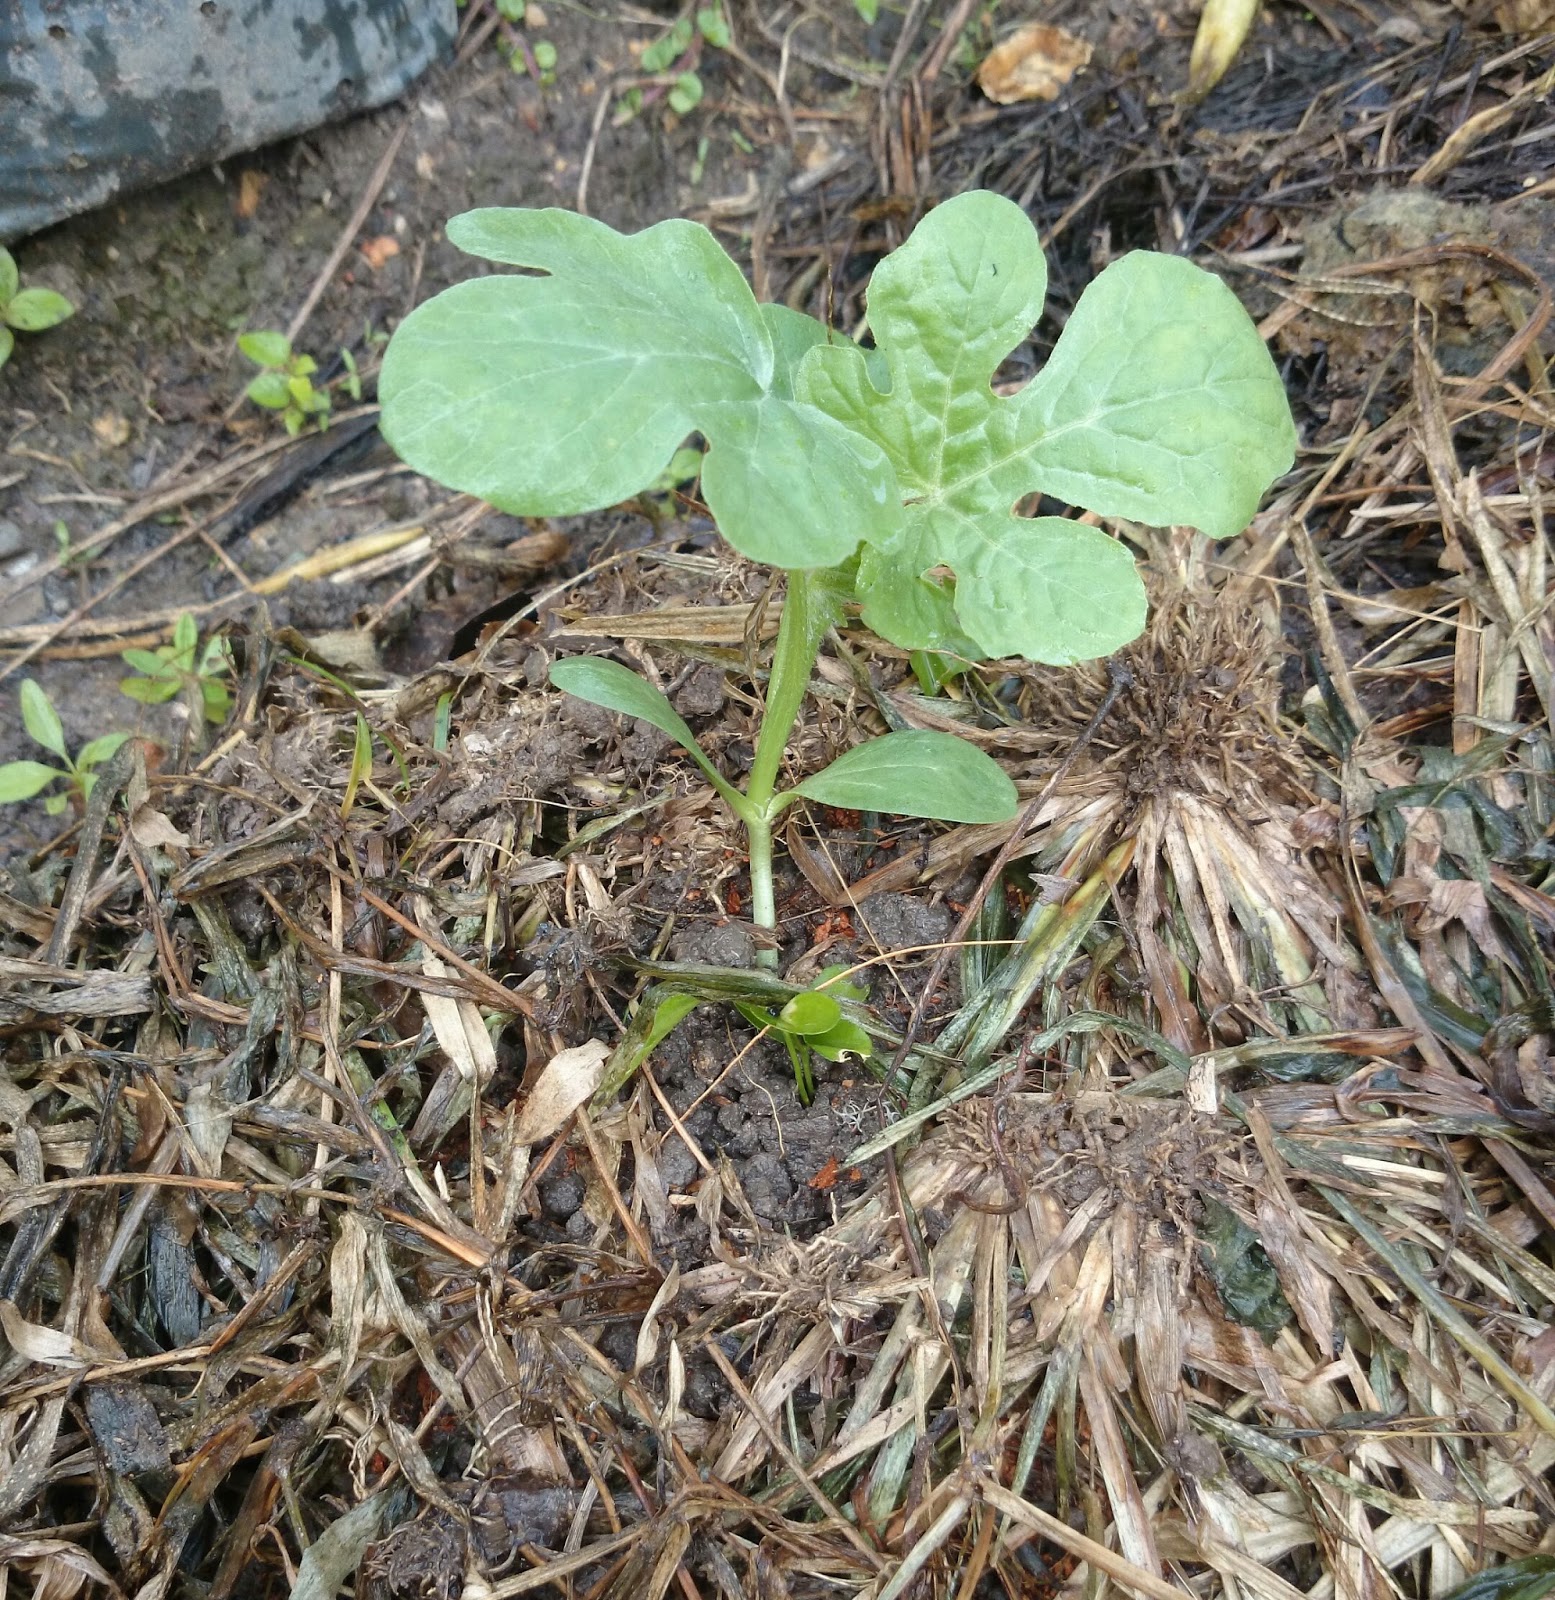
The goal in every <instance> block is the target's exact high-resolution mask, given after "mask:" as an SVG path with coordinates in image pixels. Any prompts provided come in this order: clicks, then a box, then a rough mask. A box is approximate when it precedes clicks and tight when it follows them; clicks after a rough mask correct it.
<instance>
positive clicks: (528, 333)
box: [378, 210, 901, 567]
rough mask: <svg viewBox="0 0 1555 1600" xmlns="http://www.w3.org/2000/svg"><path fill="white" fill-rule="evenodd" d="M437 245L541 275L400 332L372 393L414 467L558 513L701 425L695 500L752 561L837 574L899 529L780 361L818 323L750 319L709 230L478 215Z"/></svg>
mask: <svg viewBox="0 0 1555 1600" xmlns="http://www.w3.org/2000/svg"><path fill="white" fill-rule="evenodd" d="M448 236H449V238H450V239H451V240H452V241H453V242H454V243H455V244H457V245H458V246H459V247H460V248H461V249H463V250H466V251H468V252H470V253H471V254H472V255H478V256H484V257H486V258H487V259H489V260H492V261H500V262H505V263H509V264H511V265H514V266H521V267H528V268H532V269H535V270H537V271H540V272H543V273H545V274H546V276H543V277H535V276H516V275H503V276H496V277H487V278H480V279H476V280H473V281H471V282H468V283H462V284H457V285H455V286H454V287H453V288H452V289H448V290H446V291H445V292H444V293H442V294H440V295H438V296H437V297H436V298H435V299H433V300H430V301H428V302H427V303H426V304H425V305H423V306H421V307H419V308H418V309H417V310H416V311H414V312H412V313H411V315H410V316H409V317H407V318H406V320H405V322H404V323H403V324H402V325H401V327H400V329H399V331H398V332H397V333H396V334H395V336H394V338H393V339H392V340H391V342H390V344H389V348H388V350H387V351H386V352H385V355H384V363H383V371H382V375H381V376H380V378H379V384H378V393H379V398H380V399H381V401H382V403H383V432H384V435H385V437H386V438H387V439H388V440H389V442H390V443H391V444H392V445H393V446H394V448H395V449H396V450H398V451H399V453H400V454H401V455H402V456H403V457H404V458H405V460H407V461H408V462H410V463H411V465H412V466H414V467H416V468H418V469H419V470H420V471H422V472H425V473H427V474H428V475H429V476H430V477H434V478H437V479H438V480H439V481H441V482H443V483H446V484H449V485H451V486H452V487H454V488H458V489H463V490H466V491H468V492H469V493H471V494H475V495H479V496H480V497H481V498H482V499H484V500H488V501H490V502H491V503H492V504H493V505H497V506H500V507H502V508H503V509H504V510H507V511H511V512H515V513H517V514H519V515H527V516H563V515H569V514H573V513H578V512H584V511H593V510H597V509H599V508H600V507H603V506H609V505H614V504H615V503H617V502H618V501H620V500H624V499H626V498H628V497H629V496H631V495H634V494H637V493H638V492H639V491H641V490H642V489H644V488H646V487H647V486H648V485H650V484H651V483H652V482H653V481H654V479H655V478H656V477H657V476H658V475H659V473H660V472H661V471H662V470H663V469H664V467H665V465H666V463H667V462H668V461H669V460H670V458H671V456H672V455H673V454H674V453H675V450H676V447H677V446H679V445H680V444H681V443H682V442H683V441H684V440H685V438H686V436H687V435H688V434H690V433H692V432H694V431H695V432H700V433H702V434H703V435H704V436H705V437H706V439H707V441H708V444H709V446H710V449H709V451H708V455H707V459H706V462H705V464H704V466H703V470H702V493H703V496H704V497H705V499H706V501H707V504H708V506H709V508H710V509H711V510H712V512H713V514H714V516H715V517H716V518H717V519H718V526H719V528H720V530H721V531H722V533H723V535H724V537H725V538H727V539H728V541H729V542H730V544H732V545H733V546H734V547H735V548H736V549H737V550H740V551H742V552H743V553H744V554H745V555H748V556H750V557H752V558H753V559H755V560H757V561H764V562H768V563H771V564H773V565H776V566H781V567H813V566H831V565H835V564H836V563H837V562H839V561H842V560H843V559H844V558H845V557H847V556H848V555H849V554H851V553H852V551H853V550H854V549H855V548H856V546H857V545H858V542H859V540H860V539H861V538H869V539H885V538H889V537H891V535H892V534H893V533H894V532H895V530H896V529H897V527H898V526H899V525H900V520H901V509H900V503H899V497H898V494H897V491H896V487H895V482H894V479H893V476H892V473H891V469H890V467H889V465H888V464H887V462H886V459H885V457H884V455H883V454H882V453H881V451H880V449H879V448H878V446H876V445H875V444H874V443H873V442H872V441H871V440H869V439H866V438H860V437H857V436H856V435H854V434H853V433H852V432H851V431H850V430H849V429H848V428H847V427H845V426H843V425H841V424H840V423H838V422H837V421H835V420H834V419H832V418H831V417H828V416H826V415H825V414H824V413H822V412H819V411H817V410H816V409H814V408H813V407H811V406H809V405H804V404H800V403H798V402H797V401H796V400H795V399H794V398H793V394H792V388H791V371H792V366H793V362H794V361H795V359H797V357H798V356H799V355H800V354H802V353H803V350H804V349H805V347H806V346H807V344H808V343H812V342H815V341H816V340H817V339H824V338H825V330H824V329H821V327H820V324H819V323H810V319H808V318H803V319H798V318H797V316H796V314H793V313H780V312H775V311H772V310H771V309H769V308H763V307H760V306H758V305H757V303H756V300H755V297H754V296H753V295H752V294H751V291H750V288H749V286H748V285H747V284H746V282H745V279H744V278H743V277H742V276H741V273H740V270H739V268H738V267H737V266H735V264H734V263H733V262H732V261H731V260H730V259H729V257H728V256H727V255H726V254H725V253H724V251H723V250H722V249H721V248H720V246H719V245H718V243H717V241H716V240H715V239H714V238H713V236H712V234H710V233H709V232H708V231H707V229H705V228H703V227H702V226H700V225H699V224H697V223H692V222H686V221H683V220H678V219H676V220H671V221H668V222H661V223H659V224H657V225H656V226H655V227H652V228H649V229H647V230H646V231H644V232H642V233H638V234H632V235H622V234H619V233H616V232H615V231H614V230H613V229H611V228H608V227H606V226H605V225H604V224H603V223H601V222H597V221H594V220H593V219H591V218H588V217H580V216H575V215H574V214H572V213H571V212H566V211H556V210H548V211H507V210H484V211H471V212H467V213H465V214H464V215H463V216H460V217H455V218H454V219H453V220H452V221H451V222H450V223H449V225H448ZM806 323H810V326H809V327H808V328H807V327H805V326H803V325H804V324H806Z"/></svg>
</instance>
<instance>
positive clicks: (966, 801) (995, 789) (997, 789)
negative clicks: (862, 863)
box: [794, 731, 1020, 822]
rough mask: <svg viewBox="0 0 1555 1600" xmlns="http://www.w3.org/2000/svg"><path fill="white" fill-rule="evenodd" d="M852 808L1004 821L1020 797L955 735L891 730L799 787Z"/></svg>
mask: <svg viewBox="0 0 1555 1600" xmlns="http://www.w3.org/2000/svg"><path fill="white" fill-rule="evenodd" d="M794 792H795V793H797V794H802V795H803V796H804V797H805V798H806V799H807V800H817V801H819V802H820V803H821V804H822V805H828V806H842V807H844V808H845V809H847V810H849V811H885V812H889V813H890V814H891V815H893V816H898V817H932V818H934V819H935V820H936V821H939V822H1005V821H1008V820H1009V818H1011V817H1013V816H1014V815H1015V812H1016V809H1017V807H1018V806H1019V803H1020V801H1019V796H1018V795H1017V794H1016V792H1015V785H1014V784H1013V783H1011V782H1010V779H1009V776H1008V775H1007V774H1006V772H1005V771H1004V769H1003V768H1002V767H1001V766H1000V765H999V763H998V762H997V761H995V760H994V759H993V758H992V757H991V756H988V755H985V754H984V753H983V752H982V751H981V750H979V749H978V748H977V746H976V745H972V744H968V743H967V741H966V740H965V739H958V738H957V737H956V736H955V735H954V734H952V733H928V732H918V731H912V732H907V733H887V734H884V735H882V736H881V737H880V738H878V739H871V740H870V741H869V742H868V743H867V744H861V745H855V746H854V748H853V749H851V750H849V751H847V752H845V753H844V754H843V755H840V756H838V757H837V759H836V760H835V761H834V762H832V764H831V765H830V766H829V767H826V768H825V769H824V770H822V771H820V772H817V773H815V774H814V776H812V777H809V778H806V779H805V780H804V782H803V783H801V784H799V785H798V786H797V788H796V790H795V791H794Z"/></svg>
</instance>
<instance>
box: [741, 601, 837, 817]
mask: <svg viewBox="0 0 1555 1600" xmlns="http://www.w3.org/2000/svg"><path fill="white" fill-rule="evenodd" d="M828 576H829V574H827V573H825V572H809V571H794V572H790V573H789V574H788V592H787V594H786V595H785V596H784V599H783V620H782V621H781V622H780V623H779V624H778V636H777V645H776V647H775V648H774V649H773V652H772V673H771V676H770V677H769V678H768V679H767V704H766V709H765V712H764V714H763V716H762V719H761V734H760V736H759V737H758V739H757V740H756V759H755V761H754V762H752V764H751V775H750V782H749V783H747V784H746V785H745V793H746V796H747V797H748V798H749V800H750V801H751V803H752V804H753V805H755V806H757V807H759V808H761V809H762V810H765V809H766V807H767V804H768V802H769V801H770V800H771V799H772V793H773V790H774V789H775V788H776V787H777V777H778V768H779V767H780V766H781V765H782V762H783V752H784V750H786V749H787V748H788V736H789V734H790V733H792V732H793V731H794V722H795V720H796V719H797V718H798V716H799V708H800V706H802V705H803V704H804V697H805V690H806V689H807V688H809V686H810V674H811V672H812V671H813V670H814V668H815V658H816V656H817V655H819V654H820V650H821V640H822V639H824V638H825V637H826V630H827V629H828V628H829V627H830V626H831V625H832V622H833V621H834V620H835V610H836V608H835V606H834V604H833V603H832V595H831V590H830V585H829V584H828V583H827V581H826V580H827V578H828Z"/></svg>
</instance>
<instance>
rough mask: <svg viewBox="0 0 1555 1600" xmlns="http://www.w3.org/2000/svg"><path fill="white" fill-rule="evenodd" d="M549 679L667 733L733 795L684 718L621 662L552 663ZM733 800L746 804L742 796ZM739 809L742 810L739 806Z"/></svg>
mask: <svg viewBox="0 0 1555 1600" xmlns="http://www.w3.org/2000/svg"><path fill="white" fill-rule="evenodd" d="M550 678H551V682H552V683H553V684H555V685H556V687H557V688H558V689H561V690H563V691H565V692H566V693H567V694H571V695H576V696H577V697H578V699H580V700H587V701H588V702H589V704H590V705H595V706H603V707H604V708H605V709H606V710H607V711H619V712H620V713H621V714H622V715H623V716H627V717H636V718H637V719H638V720H639V721H641V722H647V723H651V724H652V725H653V726H654V727H655V728H657V729H659V731H660V732H661V733H667V734H668V735H669V736H670V738H672V739H673V740H674V741H675V743H676V744H678V745H679V746H680V747H681V749H683V750H684V751H686V753H687V754H688V755H690V757H691V758H692V760H693V761H695V762H696V764H697V765H698V766H699V767H700V768H701V769H702V771H703V772H705V773H706V774H707V777H708V780H709V782H711V783H712V785H713V787H714V788H715V789H717V790H718V792H719V793H720V794H721V795H722V796H723V797H724V799H725V800H729V799H730V796H731V795H733V793H734V791H733V790H731V789H730V787H729V785H728V784H727V783H725V782H724V778H723V774H722V773H721V772H719V770H718V769H717V768H716V767H715V766H714V765H713V763H712V762H711V761H709V760H708V758H707V752H706V751H705V750H703V748H702V746H701V745H699V744H698V743H697V740H696V735H695V734H694V733H693V732H692V731H691V729H690V728H689V727H688V726H687V724H686V720H685V718H684V717H682V716H681V714H680V713H679V712H678V711H677V710H676V709H675V708H674V706H672V705H671V704H670V703H669V700H668V699H667V698H666V697H665V696H664V695H663V694H661V693H660V692H659V690H657V689H655V688H654V686H653V685H652V684H651V683H649V682H648V680H647V679H646V678H643V677H640V676H639V675H638V674H637V673H635V672H633V671H631V670H630V669H629V668H627V667H623V666H622V665H621V664H620V663H619V662H616V661H605V660H602V659H601V658H600V657H599V656H570V657H569V658H568V659H567V660H565V661H556V662H553V663H552V664H551V673H550ZM734 798H735V799H736V800H738V801H740V802H741V803H743V798H744V797H743V796H735V797H734ZM731 803H732V802H731ZM738 809H739V806H736V810H738Z"/></svg>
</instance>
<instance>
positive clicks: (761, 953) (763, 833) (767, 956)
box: [745, 815, 778, 967]
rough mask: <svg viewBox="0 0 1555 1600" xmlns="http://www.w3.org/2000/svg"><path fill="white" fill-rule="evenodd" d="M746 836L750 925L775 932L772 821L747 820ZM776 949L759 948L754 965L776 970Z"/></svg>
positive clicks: (765, 818)
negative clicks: (748, 845)
mask: <svg viewBox="0 0 1555 1600" xmlns="http://www.w3.org/2000/svg"><path fill="white" fill-rule="evenodd" d="M745 836H746V838H747V839H748V840H749V841H750V861H751V921H752V922H754V923H755V924H756V926H757V927H758V928H771V929H774V930H775V929H776V928H777V904H776V901H775V900H774V898H773V892H772V819H771V818H770V817H767V816H765V815H763V816H761V817H747V818H746V821H745ZM777 958H778V953H777V950H776V948H773V949H766V948H764V947H763V948H758V949H757V951H756V965H757V966H759V967H776V966H777Z"/></svg>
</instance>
